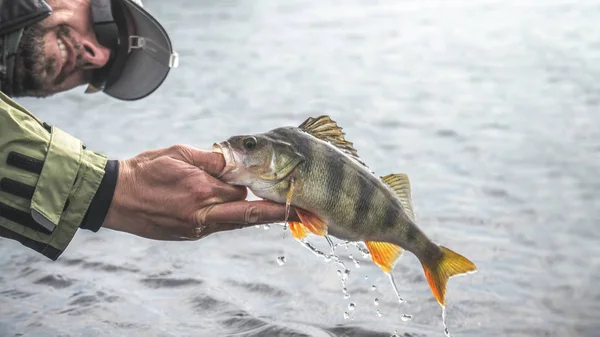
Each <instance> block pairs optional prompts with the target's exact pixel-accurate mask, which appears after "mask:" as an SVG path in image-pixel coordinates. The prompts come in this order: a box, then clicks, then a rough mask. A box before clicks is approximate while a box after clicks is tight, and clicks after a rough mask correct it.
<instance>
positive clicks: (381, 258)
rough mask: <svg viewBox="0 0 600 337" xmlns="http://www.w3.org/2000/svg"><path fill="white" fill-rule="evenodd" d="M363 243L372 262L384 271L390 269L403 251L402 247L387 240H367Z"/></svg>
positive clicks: (387, 271) (389, 270)
mask: <svg viewBox="0 0 600 337" xmlns="http://www.w3.org/2000/svg"><path fill="white" fill-rule="evenodd" d="M365 244H366V245H367V249H369V252H370V253H371V259H372V260H373V262H375V264H376V265H378V266H379V267H381V269H382V270H383V271H384V272H386V273H389V272H391V271H392V268H393V267H394V263H396V261H397V260H398V258H400V255H402V252H403V251H404V249H402V248H400V247H398V246H396V245H394V244H391V243H388V242H380V241H367V242H365Z"/></svg>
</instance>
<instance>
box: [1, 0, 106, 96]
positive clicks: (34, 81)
mask: <svg viewBox="0 0 600 337" xmlns="http://www.w3.org/2000/svg"><path fill="white" fill-rule="evenodd" d="M47 2H48V3H49V4H50V6H52V9H53V12H52V14H51V15H50V16H49V17H48V18H46V19H44V20H43V21H41V22H39V23H37V24H35V25H33V26H30V27H27V28H26V29H25V30H24V32H23V36H22V37H21V41H20V43H19V47H18V49H17V58H16V62H15V69H14V75H13V81H12V82H13V83H12V85H13V88H12V89H13V95H14V96H38V97H45V96H49V95H52V94H55V93H57V92H61V91H66V90H69V89H72V88H74V87H76V86H80V85H83V84H87V83H89V81H90V79H91V75H92V71H93V70H95V69H99V68H102V67H103V66H105V65H106V63H107V62H108V60H109V58H110V53H111V51H110V50H109V49H108V48H106V47H104V46H102V45H101V44H100V43H98V41H97V39H96V35H95V32H94V29H93V22H92V16H91V7H90V2H89V0H49V1H47Z"/></svg>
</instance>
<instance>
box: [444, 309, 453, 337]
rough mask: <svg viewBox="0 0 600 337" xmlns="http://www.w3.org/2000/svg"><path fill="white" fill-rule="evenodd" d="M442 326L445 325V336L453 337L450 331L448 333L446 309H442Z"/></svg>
mask: <svg viewBox="0 0 600 337" xmlns="http://www.w3.org/2000/svg"><path fill="white" fill-rule="evenodd" d="M442 324H443V325H444V335H445V336H446V337H452V335H450V331H448V324H447V323H446V307H443V308H442Z"/></svg>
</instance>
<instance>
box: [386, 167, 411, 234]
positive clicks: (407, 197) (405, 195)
mask: <svg viewBox="0 0 600 337" xmlns="http://www.w3.org/2000/svg"><path fill="white" fill-rule="evenodd" d="M381 180H383V182H384V183H386V184H387V185H388V186H389V187H390V188H391V189H392V190H394V192H396V195H397V196H398V198H399V199H400V203H401V204H402V208H404V213H406V215H408V217H409V218H410V219H411V220H412V221H413V222H415V221H416V219H415V211H414V210H413V205H412V197H411V193H410V181H409V180H408V176H407V175H406V174H404V173H397V174H388V175H387V176H385V177H381Z"/></svg>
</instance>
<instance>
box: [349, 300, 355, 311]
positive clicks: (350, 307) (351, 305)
mask: <svg viewBox="0 0 600 337" xmlns="http://www.w3.org/2000/svg"><path fill="white" fill-rule="evenodd" d="M354 309H356V304H354V302H352V303H350V304H348V310H350V311H352V310H354Z"/></svg>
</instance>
